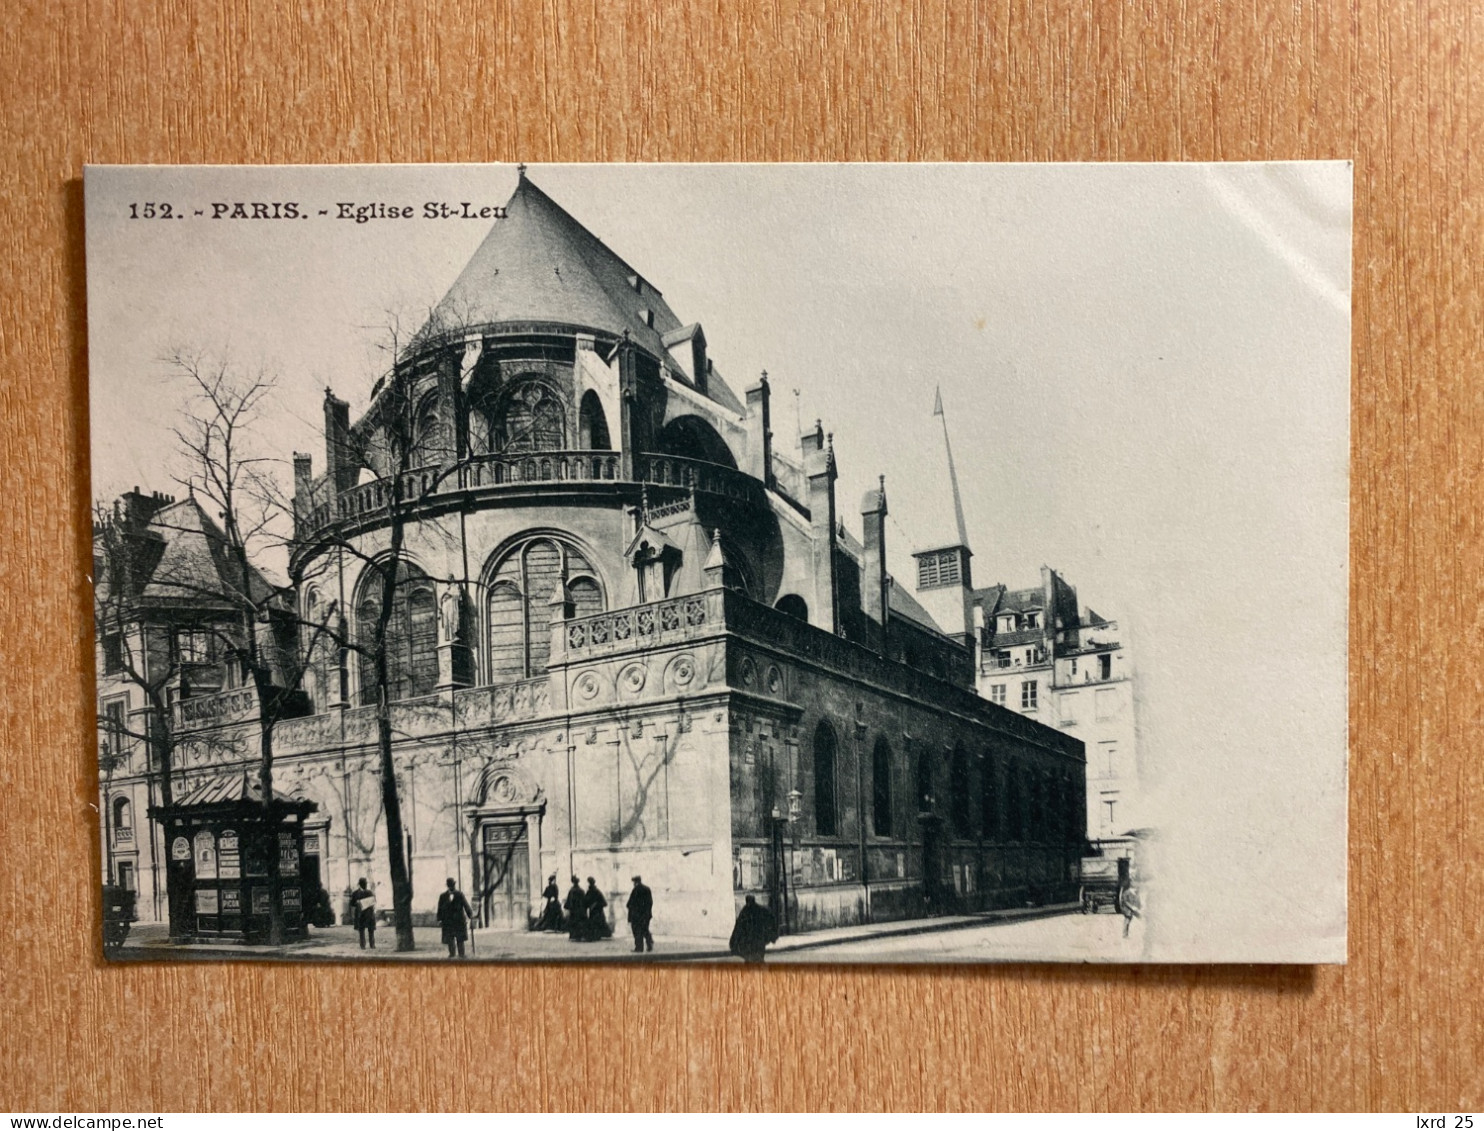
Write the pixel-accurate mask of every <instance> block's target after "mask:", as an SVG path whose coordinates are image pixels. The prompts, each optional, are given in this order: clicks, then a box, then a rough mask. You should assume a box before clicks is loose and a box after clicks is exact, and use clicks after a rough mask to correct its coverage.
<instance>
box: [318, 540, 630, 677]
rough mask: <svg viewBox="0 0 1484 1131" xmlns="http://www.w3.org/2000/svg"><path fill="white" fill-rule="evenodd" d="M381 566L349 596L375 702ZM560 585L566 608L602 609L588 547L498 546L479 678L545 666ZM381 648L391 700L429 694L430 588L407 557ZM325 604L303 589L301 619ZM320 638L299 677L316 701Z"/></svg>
mask: <svg viewBox="0 0 1484 1131" xmlns="http://www.w3.org/2000/svg"><path fill="white" fill-rule="evenodd" d="M385 568H386V567H385V566H382V565H375V566H372V567H370V568H369V569H367V570H366V572H365V574H364V575H363V577H362V580H361V584H360V586H359V593H358V596H357V598H356V603H355V622H354V625H353V626H350V627H351V631H352V638H353V641H354V643H355V645H356V647H355V648H354V649H352V651H353V653H354V654H355V656H356V660H355V663H356V670H357V672H358V690H359V701H360V702H361V703H362V704H370V703H374V702H375V701H376V694H377V685H378V679H377V671H376V663H375V658H374V652H373V651H372V650H371V645H372V643H373V642H374V641H375V639H376V633H377V628H378V625H379V624H380V623H381V612H382V602H383V600H384V594H385V585H384V580H385V577H386V574H385V573H384V572H383V570H384V569H385ZM558 585H562V586H564V587H565V595H566V596H565V600H564V602H563V603H564V605H569V606H570V611H571V614H572V615H574V616H579V617H581V616H587V615H589V614H591V613H600V612H602V611H603V610H604V608H605V607H606V604H605V601H604V597H603V587H602V583H601V582H600V581H599V579H598V574H597V571H596V570H595V569H594V568H593V565H592V563H591V562H590V561H589V560H588V559H587V557H586V555H585V554H584V553H583V552H582V551H581V550H579V549H578V548H577V547H576V546H574V545H572V544H571V543H569V542H567V541H565V540H563V539H560V538H555V537H552V536H550V535H545V534H536V535H531V536H529V537H527V538H524V539H522V540H520V541H518V542H516V543H515V544H513V545H511V546H509V547H507V548H506V550H505V552H504V553H503V554H502V555H501V558H500V560H499V561H498V562H497V563H496V565H495V567H494V569H493V570H492V571H491V573H490V575H489V584H488V586H487V589H486V595H485V600H484V605H483V609H482V612H481V619H482V628H483V635H484V640H483V645H484V655H485V657H486V660H487V665H488V666H487V682H489V683H509V682H512V681H515V680H521V679H528V678H531V677H534V676H538V675H541V674H542V673H543V672H545V671H546V668H547V664H548V661H549V660H550V652H551V619H552V612H553V608H552V598H553V597H554V596H555V594H556V591H557V586H558ZM391 594H392V595H391V611H390V613H389V615H388V616H387V618H386V627H385V647H384V652H385V656H386V669H387V673H386V674H387V692H388V697H389V698H390V699H391V700H393V701H395V700H400V699H413V698H417V697H418V696H422V695H428V694H431V693H432V692H433V691H434V690H435V689H436V687H437V684H438V616H439V605H438V594H437V588H436V586H435V585H434V582H433V580H432V578H430V577H429V576H428V575H427V574H426V573H425V572H423V571H422V570H421V569H419V568H418V567H417V566H416V565H413V564H412V563H410V562H406V561H403V562H400V563H399V564H398V565H397V566H396V572H395V574H394V577H393V581H392V586H391ZM326 613H327V610H326V606H325V602H324V601H323V599H322V598H321V596H320V594H319V593H318V591H317V590H314V589H311V590H310V591H309V592H308V594H307V595H306V597H305V599H304V620H305V623H306V624H307V625H309V626H311V628H310V630H311V631H312V627H313V626H316V625H319V624H320V623H321V620H322V619H323V617H324V616H325V615H326ZM330 651H331V645H330V642H329V641H328V640H323V641H322V642H321V645H320V648H319V649H318V652H317V655H316V657H315V660H314V662H313V663H312V664H311V665H310V671H309V673H308V675H307V677H306V690H308V691H309V693H310V696H311V698H312V699H313V700H314V701H315V702H316V704H317V705H323V701H324V696H325V692H326V691H327V690H328V688H326V687H325V680H326V679H327V678H329V671H330V669H329V665H328V663H327V658H328V656H329V654H330Z"/></svg>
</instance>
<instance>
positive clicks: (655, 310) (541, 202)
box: [418, 174, 681, 357]
mask: <svg viewBox="0 0 1484 1131" xmlns="http://www.w3.org/2000/svg"><path fill="white" fill-rule="evenodd" d="M505 213H506V214H505V218H504V219H501V220H497V221H496V222H495V226H494V227H493V228H491V229H490V234H489V235H488V236H486V237H485V240H484V242H483V243H482V244H480V245H479V250H477V251H476V252H475V253H474V256H473V258H472V259H470V260H469V262H468V264H466V265H465V267H464V270H463V271H462V272H461V273H460V274H459V277H458V278H457V279H456V280H455V281H454V284H453V286H452V287H450V288H449V291H448V293H447V294H446V295H444V296H443V301H442V302H440V303H439V304H438V306H437V307H436V308H435V309H434V312H433V315H432V317H431V318H430V319H429V320H428V324H427V325H426V326H424V327H423V329H422V331H421V332H420V333H419V334H418V338H419V339H423V338H427V337H431V336H433V335H434V334H436V333H439V332H441V331H444V330H448V329H459V328H463V327H468V326H481V325H488V324H490V323H498V322H528V321H529V322H560V323H566V324H569V325H574V326H586V327H591V328H592V329H595V330H605V331H608V332H609V333H612V334H615V335H617V334H622V333H623V332H624V331H625V330H627V331H628V332H629V334H630V335H631V336H632V337H633V339H634V341H635V342H637V343H638V344H640V345H642V346H644V347H645V348H646V349H648V350H649V351H650V352H652V353H654V354H655V355H656V356H659V357H664V356H665V354H666V352H667V351H666V348H665V344H664V341H663V338H664V335H665V334H667V333H669V332H671V331H673V330H678V329H680V328H681V323H680V320H679V319H678V318H676V317H675V315H674V313H673V312H672V311H671V310H670V308H669V306H667V305H666V304H665V300H664V298H663V297H661V295H660V293H659V291H657V290H655V289H654V288H653V287H652V286H650V285H649V284H648V283H647V282H645V281H644V280H643V279H642V278H640V276H639V274H638V272H636V271H635V270H634V269H633V268H632V267H630V266H629V265H628V264H627V263H625V262H624V261H623V260H622V259H620V258H619V257H618V256H617V255H615V254H614V253H613V252H612V251H611V250H610V249H609V248H608V247H606V246H605V245H604V244H603V242H602V241H601V240H600V239H598V237H597V236H595V235H593V234H592V233H591V232H589V231H588V230H587V229H586V228H584V227H583V226H582V225H581V224H580V223H578V222H577V220H575V219H574V218H573V217H572V216H571V215H570V214H569V213H568V212H567V211H566V210H565V209H564V208H562V206H561V205H559V204H557V203H556V201H554V200H552V199H551V197H549V196H547V195H546V194H545V193H544V192H542V191H541V190H540V189H539V188H537V187H536V185H535V184H534V183H533V182H532V181H531V179H530V178H529V177H527V176H525V175H524V174H522V175H521V178H520V183H519V184H518V185H517V186H516V189H515V192H514V194H513V195H512V196H511V197H510V201H509V203H508V204H506V206H505ZM646 311H647V312H649V314H648V316H647V317H646V314H645V312H646Z"/></svg>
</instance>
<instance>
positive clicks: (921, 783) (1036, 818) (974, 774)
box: [813, 721, 1082, 843]
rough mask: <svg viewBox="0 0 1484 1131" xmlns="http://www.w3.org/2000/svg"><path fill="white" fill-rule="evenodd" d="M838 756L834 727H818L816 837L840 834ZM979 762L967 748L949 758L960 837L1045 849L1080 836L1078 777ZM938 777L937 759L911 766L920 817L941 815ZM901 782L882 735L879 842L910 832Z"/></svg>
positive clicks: (874, 787)
mask: <svg viewBox="0 0 1484 1131" xmlns="http://www.w3.org/2000/svg"><path fill="white" fill-rule="evenodd" d="M838 753H839V740H838V739H837V737H836V735H835V729H834V727H832V726H831V725H830V724H829V722H828V721H821V722H820V724H819V725H818V727H816V728H815V732H814V748H813V769H814V831H815V833H816V834H817V835H819V836H836V835H838V833H839V805H838V793H837V791H838V783H837V775H836V769H837V767H836V762H837V760H838ZM975 761H976V760H975V759H973V758H972V757H971V756H970V754H969V752H968V750H967V749H966V748H965V747H964V746H963V745H962V744H959V745H956V746H955V747H954V749H953V752H952V754H951V755H950V757H949V763H948V781H947V786H948V817H949V820H950V822H951V829H952V832H953V834H954V835H955V836H957V837H958V838H960V839H965V840H969V839H978V838H980V837H982V838H983V839H985V840H993V841H999V840H1011V841H1042V842H1047V843H1061V842H1065V841H1070V840H1075V839H1077V838H1078V837H1080V835H1081V831H1080V830H1079V829H1078V827H1077V825H1078V822H1077V820H1076V814H1077V813H1078V812H1080V806H1081V805H1082V795H1081V789H1080V786H1079V785H1078V782H1077V779H1076V777H1075V775H1073V774H1071V773H1069V772H1066V771H1053V770H1041V769H1036V768H1033V767H1030V766H1027V765H1025V764H1024V763H1022V762H1019V761H1016V760H1011V761H1009V762H1008V763H1005V764H1003V766H1002V764H1001V763H999V762H998V761H997V760H995V759H992V758H984V759H981V760H978V761H979V765H978V768H977V770H976V767H975V765H974V763H975ZM1002 769H1003V772H1001V771H1002ZM934 777H935V774H934V766H933V756H932V754H931V752H929V751H926V750H924V751H921V752H920V753H919V754H918V756H917V758H916V760H915V762H914V764H913V774H912V786H913V794H914V796H913V798H912V803H913V806H914V808H913V811H914V812H916V813H919V814H923V813H933V812H936V811H937V808H938V806H937V800H936V796H935V793H934ZM895 781H896V770H895V764H894V757H893V752H892V747H891V744H890V743H889V742H888V741H887V740H886V738H885V737H879V738H877V740H876V743H875V745H874V746H873V747H872V750H871V792H870V798H871V831H872V833H873V834H874V835H876V836H879V837H889V836H897V835H901V833H902V832H904V831H905V830H902V829H898V828H897V819H896V817H897V813H896V808H897V807H896V789H895ZM976 785H977V787H978V788H977V789H976ZM976 795H977V796H976ZM976 800H977V801H978V805H977V806H976V805H975V801H976ZM1002 802H1003V804H1002Z"/></svg>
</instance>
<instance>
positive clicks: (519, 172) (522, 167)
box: [515, 161, 526, 180]
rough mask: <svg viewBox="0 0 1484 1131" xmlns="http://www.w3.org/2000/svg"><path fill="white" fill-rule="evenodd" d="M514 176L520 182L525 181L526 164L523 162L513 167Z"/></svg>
mask: <svg viewBox="0 0 1484 1131" xmlns="http://www.w3.org/2000/svg"><path fill="white" fill-rule="evenodd" d="M515 175H516V176H518V177H519V178H520V179H521V180H525V179H526V163H525V162H524V161H522V162H521V163H520V164H519V165H517V166H516V167H515Z"/></svg>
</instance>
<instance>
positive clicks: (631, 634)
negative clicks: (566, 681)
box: [563, 589, 724, 659]
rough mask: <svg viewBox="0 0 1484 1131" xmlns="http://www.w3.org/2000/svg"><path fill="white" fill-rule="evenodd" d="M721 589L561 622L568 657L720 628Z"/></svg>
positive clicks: (669, 640) (667, 640) (668, 640)
mask: <svg viewBox="0 0 1484 1131" xmlns="http://www.w3.org/2000/svg"><path fill="white" fill-rule="evenodd" d="M723 624H724V622H723V619H722V591H721V590H719V589H713V590H710V591H708V592H706V593H696V594H693V595H691V596H687V597H676V598H672V599H671V600H667V601H655V602H653V603H652V604H648V605H634V606H632V607H630V608H627V609H615V610H613V611H612V612H607V613H594V614H593V615H591V616H586V617H574V618H573V619H572V620H569V621H567V622H565V624H564V625H563V629H564V632H565V638H564V642H565V646H566V654H567V656H568V658H574V659H575V658H584V659H586V658H590V657H593V656H599V655H606V654H608V653H612V652H625V651H629V650H631V649H638V648H647V647H649V646H651V645H661V644H669V643H674V642H676V641H680V640H685V639H689V638H691V637H694V636H696V635H698V634H700V633H703V632H707V631H719V630H720V629H721V628H722V627H723Z"/></svg>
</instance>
